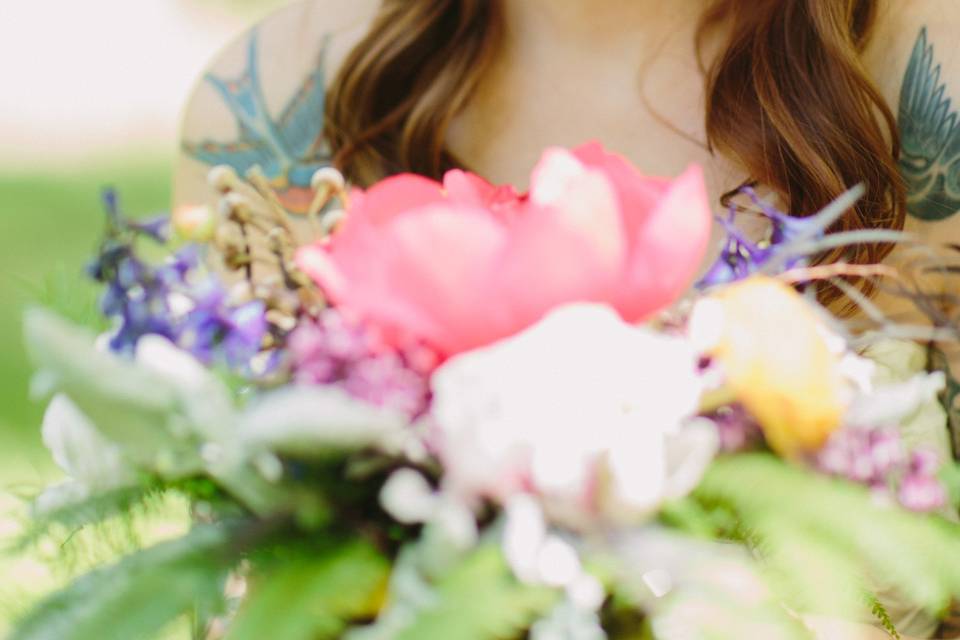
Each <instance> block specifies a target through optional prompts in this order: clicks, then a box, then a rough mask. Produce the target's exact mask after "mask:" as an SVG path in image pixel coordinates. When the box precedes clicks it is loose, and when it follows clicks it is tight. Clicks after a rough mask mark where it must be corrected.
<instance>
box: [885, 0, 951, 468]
mask: <svg viewBox="0 0 960 640" xmlns="http://www.w3.org/2000/svg"><path fill="white" fill-rule="evenodd" d="M885 5H886V6H885V7H884V9H883V12H882V15H881V20H880V23H879V25H878V26H879V31H878V33H877V34H876V37H875V38H874V42H873V45H872V50H871V51H869V52H868V55H867V60H866V61H867V64H868V67H870V69H871V70H872V71H873V74H874V79H875V80H876V82H877V84H878V85H879V87H880V89H881V90H882V91H883V92H884V94H885V96H886V97H887V100H888V102H889V103H890V104H891V106H893V108H894V110H895V111H896V113H897V121H898V126H899V132H900V139H901V155H900V159H899V164H900V171H901V175H902V176H903V178H904V181H905V183H906V186H907V213H908V216H907V221H906V229H907V231H910V232H911V233H913V234H916V235H918V236H920V237H921V238H922V239H924V240H926V241H928V242H930V243H931V244H939V245H949V244H955V245H958V246H960V38H958V36H960V2H957V0H910V1H909V2H907V1H904V0H887V1H886V3H885ZM957 258H960V254H957ZM954 262H960V259H955V260H954ZM922 285H923V287H924V290H925V291H926V292H927V293H929V294H931V295H932V296H934V297H935V298H934V299H936V301H937V305H935V306H936V307H937V309H936V311H937V312H938V313H939V315H940V318H939V319H938V320H939V321H940V322H941V323H944V324H946V323H947V319H950V318H952V321H953V322H957V321H960V273H954V274H950V273H947V272H946V271H940V272H932V273H928V274H926V277H924V278H923V282H922ZM891 306H892V307H894V309H893V310H894V312H895V313H897V312H900V311H904V309H898V308H896V303H895V302H893V303H891ZM930 362H931V365H933V366H935V367H936V368H937V369H939V370H941V371H943V372H944V373H946V374H947V376H948V386H947V390H946V391H945V393H944V397H943V401H944V406H945V408H947V410H948V412H949V414H950V419H951V424H952V428H951V435H952V440H953V447H954V452H955V454H956V455H960V382H958V376H960V346H957V345H950V344H938V345H931V358H930Z"/></svg>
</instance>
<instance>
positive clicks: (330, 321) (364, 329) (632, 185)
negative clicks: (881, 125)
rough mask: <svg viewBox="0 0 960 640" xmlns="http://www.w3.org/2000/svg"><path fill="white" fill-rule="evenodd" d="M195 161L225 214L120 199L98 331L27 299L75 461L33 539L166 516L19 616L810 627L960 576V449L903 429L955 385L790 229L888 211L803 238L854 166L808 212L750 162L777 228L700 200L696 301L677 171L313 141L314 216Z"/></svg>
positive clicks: (543, 635)
mask: <svg viewBox="0 0 960 640" xmlns="http://www.w3.org/2000/svg"><path fill="white" fill-rule="evenodd" d="M210 181H211V184H212V185H213V186H214V187H215V188H216V190H217V191H218V192H219V193H220V194H221V196H222V197H221V199H220V202H219V204H218V206H217V207H205V206H197V207H186V208H181V209H178V210H176V211H174V213H173V214H172V216H171V217H170V218H169V219H161V220H158V221H146V222H144V221H136V220H133V219H130V218H127V217H125V216H124V215H122V214H121V212H120V211H119V209H118V205H117V201H116V198H115V196H113V195H112V194H108V196H107V199H106V204H107V212H108V225H107V232H106V235H105V238H104V240H103V242H102V245H101V247H100V251H99V254H98V256H97V258H96V260H95V261H94V262H93V264H92V266H91V268H90V273H91V275H92V277H94V278H95V279H96V280H97V281H99V282H101V283H103V285H104V287H105V292H104V294H103V299H102V311H103V313H104V314H105V315H106V316H107V317H108V318H109V319H111V320H112V321H113V327H112V329H111V330H110V331H109V332H108V333H107V334H105V335H102V336H100V338H97V337H95V336H94V335H92V334H90V333H88V332H87V331H85V330H84V329H81V328H79V327H76V326H72V325H70V324H68V323H67V322H66V321H64V320H62V319H60V318H59V317H57V316H55V315H53V314H51V313H50V312H47V311H42V310H33V311H30V312H29V313H28V316H27V318H26V322H25V327H26V340H27V344H28V347H29V352H30V354H31V356H32V359H33V361H34V363H35V364H36V367H37V375H36V380H35V385H34V388H35V389H36V392H37V393H38V394H40V395H41V396H47V397H52V401H51V403H50V406H49V409H48V410H47V413H46V416H45V419H44V424H43V435H44V439H45V441H46V443H47V444H48V446H49V447H50V449H51V451H52V453H53V455H54V457H55V459H56V460H57V462H58V463H59V464H60V466H62V467H63V469H64V470H65V471H66V472H67V473H68V475H69V476H70V479H69V480H67V481H66V482H64V483H61V484H58V485H56V486H53V487H51V488H49V489H47V490H46V491H45V492H44V493H43V494H42V495H40V496H39V497H38V499H37V500H36V502H35V507H34V522H33V524H32V526H31V528H30V530H29V532H28V535H27V536H26V538H25V539H24V541H23V542H22V544H24V545H29V544H35V543H37V541H39V540H42V539H44V538H45V537H47V536H56V535H62V534H63V533H64V532H71V531H75V530H77V529H80V528H83V527H87V526H92V525H93V524H95V523H96V522H99V521H102V520H104V519H107V518H110V517H115V516H116V515H117V514H122V513H128V512H131V510H134V509H135V508H136V507H137V505H140V504H142V503H143V502H144V501H147V500H150V499H153V498H154V497H155V496H157V495H158V494H164V495H165V494H174V495H179V496H184V497H185V498H186V499H187V500H188V501H189V504H190V512H191V527H190V530H189V532H188V533H187V534H186V535H184V536H182V537H179V538H175V539H171V540H168V541H165V542H162V543H160V544H158V545H156V546H153V547H149V548H145V549H142V550H139V551H137V552H135V553H132V554H130V555H127V556H126V557H123V558H121V559H119V561H117V562H116V563H114V564H110V565H107V566H103V567H99V568H97V569H95V570H94V571H92V572H90V573H89V574H87V575H84V576H82V577H81V578H79V579H77V580H76V581H75V582H73V583H71V584H69V585H68V586H66V587H65V588H64V589H63V590H62V591H60V592H58V593H55V594H53V595H52V596H50V597H49V598H47V599H46V600H45V601H43V602H41V603H40V604H39V605H38V606H37V607H36V608H35V609H34V610H33V611H32V612H31V613H30V614H28V615H27V616H26V617H24V618H23V619H22V620H21V621H20V624H19V627H18V628H17V630H16V631H15V632H14V634H13V636H12V637H13V638H14V640H38V639H41V638H43V639H46V638H57V639H63V640H67V639H76V640H81V639H88V638H89V639H94V638H96V639H98V640H99V639H103V638H123V639H125V640H126V639H130V638H147V637H153V636H154V635H155V634H157V633H159V632H161V631H162V630H163V629H165V628H167V625H168V623H170V622H171V621H172V620H174V619H176V618H178V617H181V616H184V615H186V616H188V617H189V619H190V620H191V623H192V624H191V626H192V628H193V634H194V637H197V638H219V637H226V638H230V639H234V640H238V639H248V638H250V639H260V638H266V637H270V638H277V639H284V640H293V639H304V640H306V639H314V638H348V639H351V640H374V639H381V638H382V639H388V638H389V639H394V638H404V639H406V638H409V639H417V640H424V639H432V638H436V639H477V640H481V639H491V640H492V639H504V640H508V639H512V638H524V637H530V638H534V639H538V640H545V639H553V638H564V639H570V640H581V639H582V640H593V639H600V638H608V637H609V638H653V637H655V638H707V637H709V638H728V637H729V638H804V637H811V627H810V620H811V619H813V618H812V617H811V616H831V617H838V618H845V619H848V620H873V621H874V622H875V623H876V624H877V625H878V626H880V627H883V628H884V629H886V631H887V632H888V633H889V634H891V635H892V636H895V637H896V636H897V634H898V633H899V632H898V629H897V625H898V620H899V619H900V618H901V617H903V616H904V615H906V614H909V615H908V616H907V617H908V618H910V619H916V618H917V617H918V616H920V617H922V616H927V617H928V618H929V619H930V620H934V619H935V617H936V616H937V615H939V614H940V613H942V612H943V611H945V610H946V608H947V607H948V605H949V603H950V602H951V599H952V598H953V597H955V596H960V536H958V533H960V529H958V528H957V526H956V525H955V524H954V523H953V516H952V507H953V506H954V505H955V503H956V499H957V488H958V483H957V473H956V470H955V468H954V466H953V464H952V462H950V461H949V459H948V457H947V456H946V455H943V451H938V450H937V449H936V448H928V447H925V446H924V445H923V443H922V442H921V443H920V444H918V443H917V441H916V438H912V436H911V434H912V433H915V430H914V431H911V430H910V428H909V427H910V425H911V424H914V423H916V422H917V421H918V420H920V421H922V420H923V419H924V417H926V418H927V419H929V418H930V416H931V412H932V417H933V419H934V420H936V419H937V417H938V415H939V417H940V418H941V419H942V416H943V414H942V410H941V409H939V407H938V406H937V403H936V396H937V394H938V392H939V391H940V390H941V388H942V387H943V384H944V380H943V378H942V376H941V375H940V374H937V373H923V372H921V373H918V374H916V375H915V376H912V377H907V378H906V379H891V378H890V376H884V375H883V371H884V368H883V366H882V363H881V362H880V361H881V360H882V358H879V359H878V358H871V357H868V356H869V354H870V353H871V352H874V351H878V350H879V351H882V350H883V345H884V344H885V343H887V342H889V340H890V332H887V333H886V334H885V333H883V332H873V333H871V334H855V333H852V332H851V331H849V330H848V327H847V326H846V325H845V324H843V323H841V322H840V321H838V320H836V319H834V318H833V316H831V315H830V314H829V313H828V312H827V310H826V309H825V308H824V307H822V306H821V305H820V304H819V303H818V302H817V298H816V290H817V283H818V282H829V283H832V284H833V286H837V287H840V288H841V289H843V290H845V291H847V292H848V294H849V295H850V297H851V298H853V299H855V300H859V301H860V302H861V303H862V305H864V307H865V308H868V307H869V299H868V298H867V297H865V296H863V295H862V294H859V290H858V289H857V288H856V287H855V286H854V285H853V284H851V283H850V277H851V276H853V277H861V278H870V277H872V276H873V275H877V274H878V273H880V272H881V271H882V268H881V267H876V268H875V269H874V271H875V272H876V273H873V272H870V270H869V268H862V267H861V268H857V267H853V266H849V267H845V266H844V265H833V266H831V267H815V266H810V263H809V257H810V256H812V255H815V254H816V253H818V252H820V251H823V250H824V249H828V248H836V247H841V246H844V245H849V244H853V243H858V242H865V241H871V242H872V241H891V240H896V239H897V238H894V237H893V235H895V234H891V232H849V233H837V234H827V233H826V232H825V229H827V228H828V227H830V226H831V224H832V223H833V222H834V221H835V220H836V219H837V218H838V217H839V216H840V215H841V214H842V213H843V212H844V211H845V210H846V209H848V208H849V207H850V206H851V205H852V204H853V203H854V202H855V200H856V198H857V196H858V192H857V191H856V190H854V191H852V192H850V193H848V194H845V195H843V196H841V197H840V198H839V199H838V200H837V201H836V202H835V203H834V204H833V205H831V206H830V207H828V208H827V209H826V210H824V211H822V212H820V213H819V214H817V215H814V216H811V217H809V218H803V219H797V218H788V217H787V216H785V215H783V214H781V213H779V212H778V211H776V210H775V209H773V208H772V207H770V206H769V205H767V204H765V203H764V202H763V201H761V200H760V198H759V197H758V196H757V194H755V193H754V192H753V191H752V190H750V189H749V188H748V189H745V190H744V192H743V194H742V197H744V198H746V199H748V200H750V201H752V204H753V205H754V206H755V208H756V210H757V213H758V214H759V215H762V216H763V217H764V218H765V219H766V220H767V221H768V224H769V229H770V232H769V234H768V236H767V237H766V238H764V239H763V240H762V241H761V242H759V243H754V242H751V241H750V240H749V239H747V238H746V236H745V235H744V234H743V233H741V231H740V230H739V229H738V228H737V226H736V225H734V223H733V212H731V215H730V217H726V216H724V217H721V218H718V219H717V221H716V224H717V225H719V228H721V229H723V230H724V231H725V234H726V241H725V242H724V245H723V250H722V252H721V255H720V257H719V259H718V260H717V262H716V264H715V266H714V267H713V268H712V269H710V270H709V272H708V273H707V275H706V276H705V277H703V279H702V280H701V281H700V282H699V283H698V284H697V285H696V287H693V289H692V293H691V284H692V283H693V281H694V279H695V278H696V277H697V274H698V270H699V267H700V265H701V264H702V262H703V261H704V258H705V254H706V252H707V251H708V247H709V245H710V237H711V226H712V220H713V216H712V214H711V211H710V209H709V207H708V204H707V198H706V195H705V188H704V184H703V178H702V176H701V173H700V171H699V169H697V168H696V167H694V168H691V169H689V170H688V171H687V172H686V173H684V174H683V175H682V176H680V177H679V178H677V179H673V180H670V179H659V178H650V177H645V176H643V175H641V174H640V173H639V172H638V171H637V170H636V169H635V168H634V167H632V166H631V165H630V164H629V163H628V162H627V161H625V160H624V159H623V158H621V157H619V156H616V155H613V154H610V153H608V152H606V151H605V150H604V149H603V148H602V147H600V146H599V145H596V144H590V145H586V146H583V147H581V148H578V149H576V150H573V151H567V150H564V149H550V150H548V151H546V152H545V153H544V155H543V158H542V160H541V161H540V163H539V164H538V165H537V167H536V168H535V169H534V170H533V173H532V177H531V181H530V184H531V187H530V190H529V193H524V194H519V193H517V192H516V191H515V190H514V189H513V188H511V187H495V186H492V185H490V184H488V183H487V182H485V181H483V180H482V179H480V178H478V177H477V176H474V175H471V174H469V173H465V172H461V171H452V172H450V173H448V174H447V175H446V176H445V178H444V180H443V182H442V184H441V183H438V182H434V181H432V180H428V179H425V178H421V177H418V176H413V175H400V176H395V177H392V178H388V179H386V180H384V181H383V182H381V183H379V184H376V185H374V186H372V187H371V188H370V189H368V190H366V191H361V190H358V189H353V190H348V188H347V187H346V186H345V184H344V181H343V178H342V176H340V174H338V173H337V172H336V171H334V170H332V169H323V170H321V171H319V172H318V173H317V174H316V176H315V178H314V184H313V187H314V190H315V195H314V200H313V204H312V206H311V207H310V211H309V212H308V214H307V216H306V218H297V217H295V216H293V214H291V213H290V212H288V211H287V210H285V209H284V207H283V205H282V204H281V201H280V199H279V198H278V197H277V196H276V194H275V193H274V192H273V191H271V189H270V187H269V185H268V184H267V182H266V180H265V179H264V178H263V176H262V174H260V173H259V172H257V170H256V169H254V170H253V171H251V173H250V174H249V175H248V176H244V178H243V179H241V178H240V177H239V176H237V175H236V174H235V173H234V172H233V171H231V170H230V169H227V168H222V167H221V168H217V169H215V170H214V171H213V172H212V173H211V176H210ZM150 245H159V246H161V247H162V248H163V250H162V251H161V255H160V257H159V258H158V257H156V254H157V252H156V250H155V249H153V248H151V246H150ZM149 255H153V256H154V258H153V259H148V258H147V257H146V256H149ZM858 269H859V271H858ZM887 328H888V329H889V328H891V327H887ZM901 333H902V332H901ZM907 333H909V331H907ZM948 333H949V332H947V331H946V329H943V330H941V332H940V336H939V337H940V338H949V337H950V335H947V334H948ZM951 335H952V334H951ZM908 346H909V345H908ZM938 412H939V414H938Z"/></svg>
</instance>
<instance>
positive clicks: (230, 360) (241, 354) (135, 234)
mask: <svg viewBox="0 0 960 640" xmlns="http://www.w3.org/2000/svg"><path fill="white" fill-rule="evenodd" d="M103 200H104V205H105V209H106V214H107V231H106V234H105V236H104V239H103V242H102V243H101V246H100V251H99V253H98V255H97V257H96V259H95V260H94V261H93V262H92V263H91V264H90V266H89V267H88V273H89V274H90V276H91V277H92V278H93V279H94V280H96V281H97V282H100V283H102V284H104V285H105V286H106V291H105V292H104V294H103V297H102V298H101V302H100V308H101V312H102V313H103V314H104V315H105V316H106V317H108V318H114V319H116V320H117V328H116V331H115V333H114V334H113V336H112V337H111V340H110V348H111V349H112V350H114V351H117V352H121V353H127V354H130V353H133V351H134V350H135V348H136V346H137V343H138V342H139V341H140V339H141V338H142V337H143V336H145V335H159V336H163V337H164V338H167V339H168V340H170V341H171V342H175V343H177V344H178V345H179V346H180V347H182V348H184V349H186V350H187V351H189V352H190V353H192V354H193V355H194V356H196V357H197V358H198V359H199V360H200V361H202V362H203V363H205V364H211V363H213V362H214V361H217V360H222V361H224V362H225V363H226V364H227V365H228V366H229V367H231V368H233V369H238V370H246V369H247V368H248V366H249V364H250V360H251V359H252V358H253V357H254V356H255V355H257V353H259V352H260V348H261V346H262V345H263V342H264V338H265V336H266V334H267V330H268V328H267V321H266V317H265V312H266V309H265V305H264V303H263V302H261V301H258V300H255V301H252V302H246V303H243V304H236V305H232V304H230V303H229V301H228V296H227V292H226V291H225V290H224V289H223V287H222V286H221V285H220V284H219V282H218V281H217V280H215V279H214V278H213V277H209V276H208V277H207V279H206V280H203V281H201V283H200V284H199V285H197V284H195V282H194V281H196V280H197V278H198V272H199V270H200V267H201V249H200V247H199V246H197V245H186V246H185V247H183V248H181V249H180V250H179V251H177V252H176V253H174V254H173V255H172V256H170V257H169V258H167V260H166V261H164V262H163V263H161V264H159V265H154V264H150V263H148V262H147V261H145V260H143V259H141V258H140V256H139V255H138V254H137V241H138V240H139V239H141V238H146V239H148V240H151V241H153V242H156V243H158V244H164V243H166V242H167V241H168V239H169V238H168V232H169V223H168V221H167V219H166V218H157V219H153V220H146V221H134V220H130V219H128V218H126V217H125V216H124V215H122V213H121V212H120V209H119V205H118V201H117V196H116V193H114V192H113V191H111V190H108V191H106V192H105V193H104V198H103ZM177 297H179V298H180V299H181V300H182V301H183V303H184V304H183V306H184V307H185V309H184V310H179V309H176V310H175V309H174V308H173V306H172V304H171V301H172V300H174V299H175V298H177Z"/></svg>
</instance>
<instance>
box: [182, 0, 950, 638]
mask: <svg viewBox="0 0 960 640" xmlns="http://www.w3.org/2000/svg"><path fill="white" fill-rule="evenodd" d="M958 30H960V5H958V4H957V3H956V1H955V0H911V1H908V2H905V1H903V0H683V1H679V2H653V1H639V0H592V1H591V2H583V1H575V0H562V1H558V0H384V2H382V3H381V2H377V1H376V0H307V1H305V2H299V3H296V4H294V5H292V6H290V7H289V8H287V9H285V10H284V11H282V12H280V13H278V14H277V15H275V16H273V17H271V18H269V19H268V20H266V21H265V22H264V23H263V24H261V25H260V26H259V27H258V28H257V29H256V30H255V31H254V32H252V33H251V34H248V35H247V36H245V37H244V38H243V39H242V40H241V41H240V42H239V43H238V44H236V45H235V46H233V47H230V48H229V49H228V50H227V51H226V52H225V53H224V54H223V55H222V56H221V58H220V59H218V60H217V61H216V62H215V64H214V65H213V66H212V70H211V74H210V75H208V77H207V82H205V83H203V84H202V85H201V86H200V87H199V88H198V89H197V91H196V93H195V95H194V97H193V99H192V101H191V103H190V105H189V107H188V109H187V112H186V119H185V127H184V150H185V153H184V157H183V161H182V162H181V163H180V166H179V168H178V174H177V184H176V199H177V202H197V201H198V200H206V199H209V197H210V195H211V194H210V193H209V187H207V186H206V184H205V182H204V177H205V174H206V171H207V170H208V168H209V166H210V165H212V164H221V163H227V164H232V165H233V166H235V167H236V168H237V169H238V170H241V171H244V170H246V169H247V168H249V167H250V166H253V165H259V166H260V167H261V168H262V169H263V171H264V173H266V175H267V177H268V178H269V179H270V180H271V181H272V182H273V184H274V185H275V186H276V187H277V188H278V189H279V190H280V191H281V194H282V196H283V198H284V200H285V202H286V204H287V205H288V206H289V207H290V208H292V209H297V208H299V207H303V206H304V204H305V197H306V190H307V187H308V186H309V179H310V176H311V175H312V173H313V172H314V170H315V169H316V168H317V167H319V166H323V165H325V164H328V163H330V162H331V161H333V162H335V163H336V164H337V165H338V166H339V167H340V168H341V169H342V170H343V171H344V172H345V173H346V175H347V176H348V177H349V178H350V179H351V180H352V181H354V182H356V183H358V184H366V183H369V182H371V181H374V180H376V179H378V178H380V177H383V176H384V175H388V174H390V173H395V172H399V171H415V172H419V173H424V174H427V175H432V176H439V174H441V173H442V172H443V171H444V170H445V169H447V168H450V167H452V166H456V165H463V166H466V167H468V168H470V169H471V170H472V171H475V172H477V173H479V174H481V175H484V176H485V177H487V178H489V179H490V180H491V181H493V182H510V183H513V184H516V185H518V186H521V187H522V186H524V185H523V181H524V180H525V177H526V175H527V172H528V170H529V168H530V167H531V166H533V164H534V163H535V160H536V158H537V157H538V155H539V153H540V152H541V150H542V149H543V148H545V147H547V146H551V145H563V146H575V145H577V144H579V143H581V142H584V141H585V140H589V139H599V140H600V141H602V142H603V143H604V144H605V145H606V146H607V147H608V148H610V149H612V150H615V151H617V152H619V153H621V154H623V155H625V156H627V157H628V158H630V160H632V161H633V162H634V164H636V165H637V166H638V167H640V168H641V169H642V170H643V171H645V172H647V173H651V174H666V175H669V174H677V173H679V172H680V171H681V170H682V169H683V168H684V167H685V166H686V165H687V164H689V163H691V162H696V163H699V164H701V165H702V166H703V167H704V168H705V170H706V174H707V181H708V187H709V190H710V193H711V194H712V197H713V198H714V200H715V201H716V202H717V204H718V208H719V206H720V202H721V201H722V200H723V199H724V196H725V194H729V193H731V192H733V191H735V190H736V189H737V188H738V187H739V186H741V185H743V184H744V183H756V184H757V185H758V186H759V187H761V188H762V189H763V190H765V191H766V192H767V193H768V194H769V195H770V196H772V197H775V198H776V199H778V200H779V203H780V205H781V206H782V207H783V208H785V209H786V210H788V211H790V212H791V213H792V214H795V215H804V214H809V213H812V212H814V211H816V210H818V209H819V208H820V207H822V206H823V205H825V204H826V203H827V202H829V201H830V200H831V199H833V198H834V197H835V196H836V195H838V194H839V193H840V192H841V191H843V190H844V189H845V188H846V187H848V186H850V185H852V184H854V183H859V182H862V183H864V184H865V186H866V188H867V194H866V197H865V198H864V199H863V200H862V201H861V203H860V204H859V205H858V207H857V209H856V210H854V211H851V212H850V213H849V214H848V215H847V216H846V217H845V218H844V219H843V221H842V225H843V226H844V227H846V228H895V229H900V228H905V229H906V230H908V231H911V232H913V233H915V234H917V235H919V236H921V237H923V238H927V239H930V240H933V241H936V242H944V241H947V242H951V241H952V242H956V243H960V122H957V119H958V117H960V116H958V113H957V112H956V111H954V109H953V105H952V104H951V102H950V96H951V95H957V96H960V57H958V55H957V54H958V53H960V46H958V45H957V44H956V36H955V34H956V33H957V32H958ZM325 88H326V95H325V92H324V89H325ZM324 111H325V116H326V117H325V118H324V117H323V116H324ZM895 113H896V116H895V115H894V114H895ZM886 253H887V251H886V249H885V248H884V247H881V246H865V247H862V248H860V249H859V250H858V252H857V254H856V255H855V256H852V258H853V259H854V260H855V261H857V262H862V263H868V262H876V261H879V260H881V259H883V258H884V256H885V255H886ZM834 258H836V256H834ZM927 286H929V287H937V286H942V283H938V282H935V281H931V282H930V283H928V284H927ZM878 303H879V304H880V305H881V306H883V307H884V310H885V311H887V312H888V313H890V314H898V313H900V312H901V311H902V310H901V309H900V308H899V307H898V306H897V303H896V302H894V301H891V300H885V299H882V298H881V299H878ZM934 355H935V359H936V361H937V362H938V363H939V364H940V365H941V366H942V367H943V368H944V369H947V370H949V366H948V360H949V359H950V358H949V356H950V355H951V354H942V353H940V352H938V351H937V352H935V353H934ZM953 361H954V370H956V371H960V357H954V358H953ZM910 366H917V364H916V363H915V362H914V363H913V364H911V365H910ZM951 384H952V386H951V387H950V390H949V392H948V394H947V398H946V400H947V404H948V407H949V408H951V409H954V419H956V415H957V413H960V412H958V411H956V410H957V409H960V405H958V403H960V385H958V384H957V383H956V382H955V381H951ZM946 438H947V436H946V432H944V434H942V439H943V441H944V443H946ZM946 447H947V445H946V444H944V448H946ZM901 613H902V614H903V615H904V616H905V617H904V618H903V621H902V626H901V630H903V631H907V632H910V633H914V634H916V635H918V636H929V634H930V633H932V631H933V629H934V627H936V621H933V620H930V619H926V618H924V617H923V616H916V615H909V612H901ZM825 633H826V632H825Z"/></svg>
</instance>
